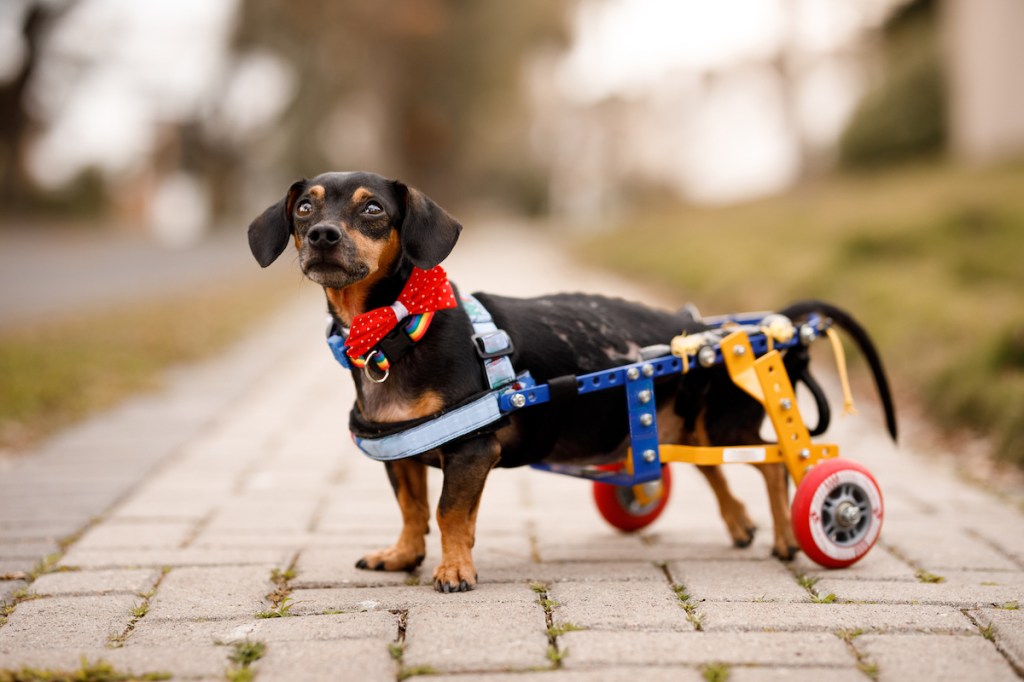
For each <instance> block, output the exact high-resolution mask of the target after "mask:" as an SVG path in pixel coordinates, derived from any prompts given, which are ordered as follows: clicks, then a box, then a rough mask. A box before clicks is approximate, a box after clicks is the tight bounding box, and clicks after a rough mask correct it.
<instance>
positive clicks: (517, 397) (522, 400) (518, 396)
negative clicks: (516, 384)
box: [511, 393, 526, 408]
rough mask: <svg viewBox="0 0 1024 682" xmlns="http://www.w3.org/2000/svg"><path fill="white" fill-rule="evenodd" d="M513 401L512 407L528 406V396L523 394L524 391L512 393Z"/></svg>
mask: <svg viewBox="0 0 1024 682" xmlns="http://www.w3.org/2000/svg"><path fill="white" fill-rule="evenodd" d="M511 402H512V407H516V408H519V407H525V406H526V396H525V395H523V394H522V393H514V394H512V398H511Z"/></svg>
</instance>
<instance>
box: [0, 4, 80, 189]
mask: <svg viewBox="0 0 1024 682" xmlns="http://www.w3.org/2000/svg"><path fill="white" fill-rule="evenodd" d="M69 6H70V3H66V4H64V5H61V6H56V5H54V3H52V2H31V3H29V4H28V6H27V7H26V8H25V10H24V14H23V15H22V21H21V37H22V41H23V44H24V52H23V58H22V61H21V65H20V66H19V67H18V69H17V71H16V72H15V73H14V75H13V77H12V78H11V79H10V80H8V81H6V82H0V203H2V204H3V206H5V207H7V208H10V207H12V206H15V205H21V204H24V203H26V202H25V199H26V198H27V197H28V196H30V195H31V194H32V187H33V185H32V183H31V182H30V180H29V179H28V178H27V177H26V174H25V171H24V168H23V166H22V163H23V155H22V152H23V148H24V144H25V141H26V139H27V138H28V136H29V135H30V134H31V132H32V129H33V125H34V122H33V119H32V115H31V113H30V112H29V110H28V108H27V107H26V102H25V94H26V92H27V90H28V86H29V82H30V81H31V79H32V75H33V74H34V73H35V71H36V67H37V66H38V65H39V61H40V58H41V56H42V52H43V50H42V43H43V38H44V37H45V35H46V31H47V30H48V29H49V28H50V26H52V25H53V23H54V22H55V21H56V20H57V18H58V17H59V15H60V14H62V13H63V12H65V11H66V10H67V9H68V7H69Z"/></svg>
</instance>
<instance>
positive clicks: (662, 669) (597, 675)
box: [430, 665, 863, 682]
mask: <svg viewBox="0 0 1024 682" xmlns="http://www.w3.org/2000/svg"><path fill="white" fill-rule="evenodd" d="M732 672H733V671H731V672H730V677H729V679H730V680H732V679H733V677H732V674H731V673H732ZM703 679H705V678H704V676H703V675H702V674H701V672H700V670H698V669H696V668H692V667H683V666H653V665H647V666H635V667H630V668H626V667H614V668H613V667H608V666H602V667H600V668H595V669H592V670H585V669H584V670H544V671H537V672H519V671H517V672H508V673H500V672H491V673H484V674H472V673H469V674H466V673H461V674H458V675H431V676H430V682H637V680H643V682H700V681H701V680H703ZM819 679H820V678H819ZM858 682H863V680H860V681H858Z"/></svg>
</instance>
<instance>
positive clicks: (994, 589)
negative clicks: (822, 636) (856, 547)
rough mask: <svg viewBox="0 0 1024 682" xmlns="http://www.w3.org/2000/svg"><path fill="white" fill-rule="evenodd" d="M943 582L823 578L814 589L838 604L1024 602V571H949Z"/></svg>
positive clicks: (988, 604) (987, 603)
mask: <svg viewBox="0 0 1024 682" xmlns="http://www.w3.org/2000/svg"><path fill="white" fill-rule="evenodd" d="M942 578H943V582H941V583H920V582H915V583H907V582H889V581H873V580H871V581H869V580H830V579H822V580H820V581H818V583H816V584H815V586H814V589H815V591H816V592H817V593H818V594H820V595H825V594H829V593H832V594H835V595H836V598H837V599H838V600H839V601H853V602H879V603H885V604H948V605H950V606H958V607H975V606H981V607H984V606H1000V605H1002V604H1005V603H1007V602H1010V601H1014V600H1017V601H1024V572H1022V573H1009V572H1005V573H992V572H976V571H959V572H958V571H949V572H945V573H943V575H942Z"/></svg>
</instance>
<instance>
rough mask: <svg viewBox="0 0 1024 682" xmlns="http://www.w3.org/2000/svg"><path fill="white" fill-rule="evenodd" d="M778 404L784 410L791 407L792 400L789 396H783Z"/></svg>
mask: <svg viewBox="0 0 1024 682" xmlns="http://www.w3.org/2000/svg"><path fill="white" fill-rule="evenodd" d="M779 406H780V407H781V408H782V409H784V410H789V409H792V407H793V401H792V400H790V399H789V398H783V399H782V400H780V401H779Z"/></svg>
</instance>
